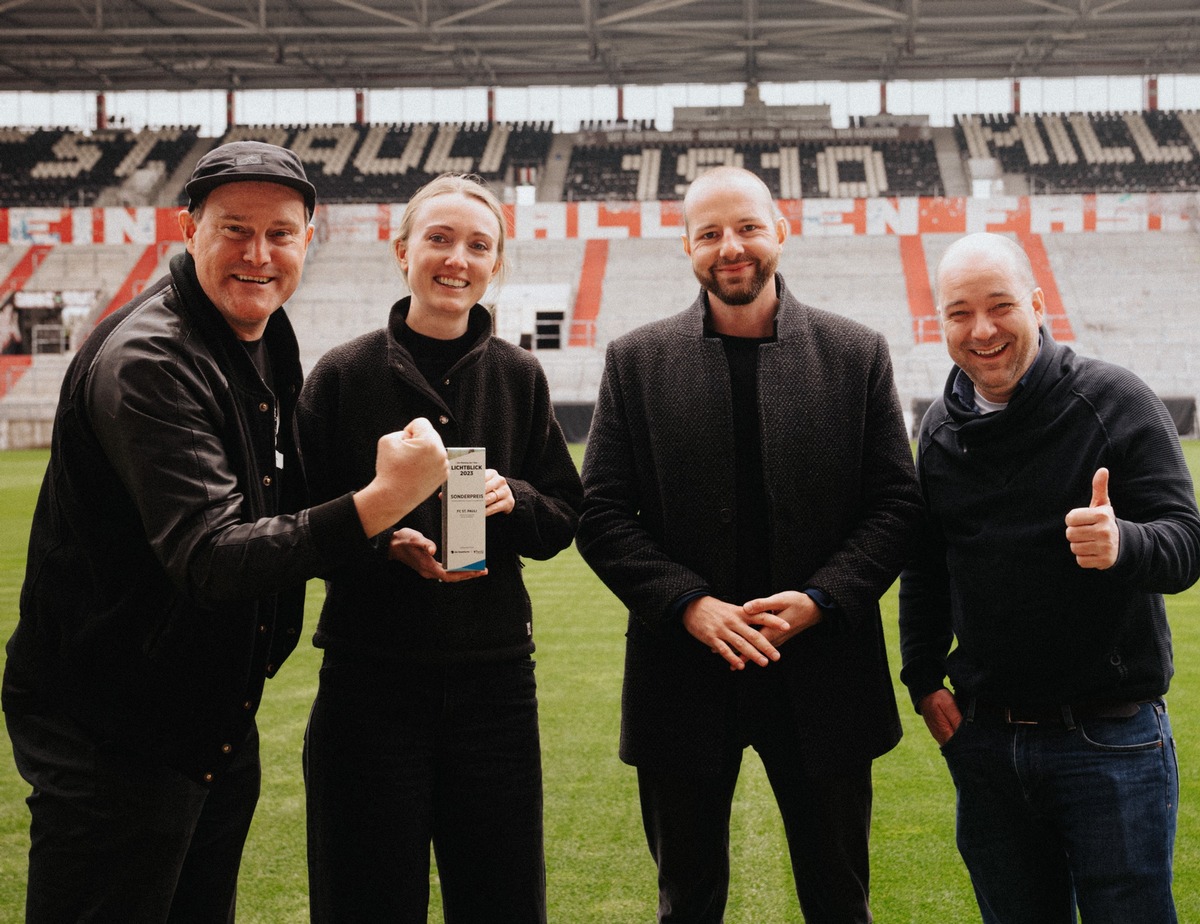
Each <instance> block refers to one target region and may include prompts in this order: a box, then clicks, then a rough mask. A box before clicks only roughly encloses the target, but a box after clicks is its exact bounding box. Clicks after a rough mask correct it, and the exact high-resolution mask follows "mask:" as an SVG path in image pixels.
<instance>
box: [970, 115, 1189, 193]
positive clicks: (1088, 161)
mask: <svg viewBox="0 0 1200 924" xmlns="http://www.w3.org/2000/svg"><path fill="white" fill-rule="evenodd" d="M954 130H955V133H956V136H957V138H958V141H959V145H960V148H961V150H962V152H963V155H964V156H965V157H967V158H970V159H971V160H974V161H988V160H993V159H994V160H996V161H998V162H999V164H1000V165H1001V167H1002V170H1003V173H1005V174H1008V175H1010V176H1013V177H1018V178H1024V179H1025V181H1026V183H1027V184H1028V191H1030V192H1036V193H1055V192H1084V193H1089V192H1179V191H1181V190H1194V189H1197V188H1200V113H1197V112H1190V111H1183V112H1162V111H1152V112H1123V113H1080V112H1076V113H1069V114H1059V113H1050V114H1042V115H1029V114H1012V113H1009V114H1002V115H964V116H958V117H956V119H955V127H954ZM1022 191H1024V190H1022Z"/></svg>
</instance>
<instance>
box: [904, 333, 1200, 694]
mask: <svg viewBox="0 0 1200 924" xmlns="http://www.w3.org/2000/svg"><path fill="white" fill-rule="evenodd" d="M958 375H959V370H958V368H957V367H956V368H955V369H954V370H953V371H952V373H951V375H950V377H949V379H948V380H947V383H946V388H945V392H944V394H943V397H942V399H941V400H940V401H938V402H935V404H934V405H933V406H932V407H931V408H930V410H929V412H928V413H927V415H926V417H925V420H924V421H923V423H922V426H921V433H920V438H919V443H918V447H917V473H918V476H919V478H920V481H921V489H922V491H923V493H924V498H925V505H926V516H925V522H924V528H923V533H922V536H921V538H920V540H919V542H918V546H917V548H918V551H917V553H916V556H915V558H914V560H913V562H912V563H911V565H910V566H909V567H908V568H907V569H906V570H905V571H904V573H903V574H902V576H901V585H900V635H901V652H902V655H903V662H904V667H903V670H902V672H901V679H902V680H903V682H904V683H905V684H906V685H907V687H908V689H909V693H910V695H911V696H912V699H913V702H914V704H916V703H918V702H919V701H920V700H921V698H922V697H924V696H925V695H926V694H928V693H931V692H933V691H934V690H936V689H938V688H939V687H940V686H941V685H942V683H943V679H944V678H945V677H946V676H947V675H948V676H949V678H950V682H951V684H952V686H953V688H954V690H955V692H956V693H958V694H960V695H962V694H965V695H974V696H978V697H981V698H985V699H988V700H992V701H995V702H998V703H1003V704H1015V705H1027V704H1039V705H1041V704H1083V703H1111V702H1120V701H1127V700H1141V699H1146V698H1151V697H1155V696H1160V695H1162V694H1164V693H1165V692H1166V691H1167V687H1168V684H1169V682H1170V679H1171V675H1172V673H1173V666H1172V655H1171V636H1170V630H1169V628H1168V626H1167V619H1166V611H1165V607H1164V603H1163V597H1162V595H1163V594H1164V593H1178V592H1179V591H1182V590H1185V589H1186V588H1187V587H1189V586H1191V584H1193V583H1194V582H1195V581H1196V580H1197V578H1198V577H1200V515H1198V514H1197V509H1196V499H1195V495H1194V493H1193V487H1192V479H1191V476H1190V475H1189V473H1188V469H1187V466H1186V463H1185V462H1184V459H1183V453H1182V451H1181V449H1180V445H1179V437H1178V435H1177V433H1176V431H1175V427H1174V425H1173V423H1172V421H1171V418H1170V416H1169V414H1168V412H1167V410H1166V408H1165V407H1164V406H1163V404H1162V402H1161V401H1160V400H1159V399H1158V398H1157V397H1156V396H1155V395H1154V393H1153V392H1152V391H1151V390H1150V389H1149V388H1148V387H1147V386H1146V385H1145V384H1144V383H1143V382H1142V381H1141V380H1140V379H1139V378H1138V377H1137V376H1135V375H1134V374H1133V373H1131V372H1129V371H1128V370H1126V369H1122V368H1120V367H1118V366H1113V365H1111V364H1108V363H1104V362H1100V361H1098V360H1094V359H1086V358H1084V357H1081V356H1078V355H1076V354H1075V352H1074V351H1073V350H1071V349H1070V348H1069V347H1066V346H1063V345H1060V344H1057V343H1055V342H1054V341H1053V340H1052V339H1050V337H1049V334H1048V333H1047V332H1045V331H1043V344H1042V349H1041V352H1040V353H1039V354H1038V358H1037V359H1036V361H1035V362H1034V365H1033V366H1032V367H1031V369H1030V371H1029V373H1028V374H1027V376H1026V378H1025V381H1024V384H1023V385H1022V386H1021V388H1020V389H1019V390H1018V392H1017V393H1016V394H1015V395H1014V397H1013V399H1012V400H1011V401H1010V402H1009V405H1008V407H1007V408H1005V409H1004V410H1003V411H1000V412H998V413H994V414H988V415H985V416H980V415H979V414H977V413H975V412H973V411H971V410H968V409H967V408H965V407H964V406H963V404H962V403H961V401H960V400H959V398H957V397H956V396H955V395H954V382H955V379H956V377H957V376H958ZM1101 466H1104V467H1107V468H1108V469H1109V473H1110V474H1109V477H1110V482H1109V496H1110V499H1111V502H1112V505H1113V509H1114V510H1115V511H1116V515H1117V518H1118V524H1119V529H1120V552H1119V557H1118V559H1117V562H1116V564H1115V565H1114V566H1113V567H1111V568H1109V569H1107V570H1103V571H1101V570H1095V569H1085V568H1081V567H1080V566H1079V565H1078V564H1077V562H1076V561H1075V557H1074V555H1072V553H1071V550H1070V546H1069V545H1068V543H1067V540H1066V536H1065V530H1066V525H1065V522H1064V518H1065V517H1066V515H1067V512H1068V511H1069V510H1071V509H1072V508H1075V507H1086V506H1088V504H1089V502H1090V500H1091V485H1092V477H1093V475H1094V474H1095V472H1096V469H1098V468H1100V467H1101ZM952 641H956V642H957V647H956V648H955V649H954V650H953V651H952V652H951V651H950V647H951V642H952ZM948 652H949V654H947V653H948Z"/></svg>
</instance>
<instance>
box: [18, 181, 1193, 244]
mask: <svg viewBox="0 0 1200 924" xmlns="http://www.w3.org/2000/svg"><path fill="white" fill-rule="evenodd" d="M779 208H780V212H781V213H782V214H783V216H784V217H785V218H786V219H787V221H788V224H789V226H790V228H791V233H792V234H794V235H800V236H803V237H816V236H822V237H830V236H833V237H838V236H855V235H870V236H877V235H897V236H911V235H916V234H966V233H969V232H974V231H996V232H1001V233H1012V234H1019V235H1023V234H1058V233H1078V232H1098V233H1103V232H1106V231H1120V232H1140V231H1188V230H1191V229H1192V228H1194V227H1196V225H1197V223H1198V222H1200V214H1198V212H1200V204H1198V200H1197V198H1196V196H1195V195H1193V194H1188V193H1163V194H1155V193H1130V194H1119V193H1112V194H1098V195H1075V194H1071V195H1052V196H1000V197H995V198H990V199H976V198H962V197H959V198H875V199H819V198H818V199H802V200H794V199H793V200H780V201H779ZM403 212H404V206H403V204H386V205H323V206H319V207H318V208H317V214H316V216H315V218H314V222H315V224H316V226H317V235H318V238H319V239H320V240H334V241H375V240H389V239H390V238H391V237H392V235H393V234H394V232H395V230H396V228H397V227H398V226H399V221H400V216H401V215H402V214H403ZM505 213H506V218H507V220H508V231H509V233H510V234H511V236H512V237H513V238H515V239H518V240H574V239H579V240H615V239H622V238H664V237H677V236H678V235H680V234H682V233H683V213H682V204H681V203H680V202H677V201H662V202H538V203H533V204H530V205H511V206H506V207H505ZM178 214H179V210H178V209H171V208H11V209H0V244H17V245H21V244H51V245H54V244H142V245H146V246H149V245H151V244H162V243H171V242H176V241H180V240H182V235H181V232H180V230H179V219H178Z"/></svg>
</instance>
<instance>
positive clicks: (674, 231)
mask: <svg viewBox="0 0 1200 924" xmlns="http://www.w3.org/2000/svg"><path fill="white" fill-rule="evenodd" d="M668 209H670V210H671V211H670V212H668ZM641 210H642V233H641V236H642V237H648V238H664V237H676V238H677V237H679V236H680V235H682V234H683V210H682V206H681V205H680V203H674V202H643V203H641Z"/></svg>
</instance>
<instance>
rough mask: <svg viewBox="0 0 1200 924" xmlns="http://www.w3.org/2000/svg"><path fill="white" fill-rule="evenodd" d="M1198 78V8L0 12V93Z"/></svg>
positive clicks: (786, 2)
mask: <svg viewBox="0 0 1200 924" xmlns="http://www.w3.org/2000/svg"><path fill="white" fill-rule="evenodd" d="M1198 71H1200V4H1197V3H1196V2H1195V0H741V2H732V0H403V2H401V0H204V2H196V0H86V2H84V0H0V89H3V90H43V91H45V90H97V91H98V90H130V89H182V90H187V89H206V88H209V89H211V88H221V89H225V88H232V89H239V88H243V89H265V88H274V89H286V88H301V87H364V88H366V87H404V86H425V87H461V86H537V85H556V84H563V85H576V86H594V85H607V84H612V85H620V84H662V83H694V82H700V83H730V82H732V83H741V82H758V83H763V82H790V81H797V80H878V79H887V80H902V79H930V78H944V77H945V78H948V77H1020V76H1043V77H1046V76H1059V77H1063V76H1080V75H1089V74H1157V73H1163V74H1166V73H1196V72H1198Z"/></svg>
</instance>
